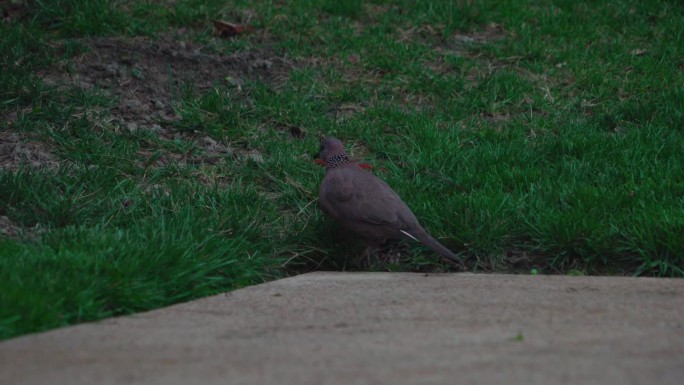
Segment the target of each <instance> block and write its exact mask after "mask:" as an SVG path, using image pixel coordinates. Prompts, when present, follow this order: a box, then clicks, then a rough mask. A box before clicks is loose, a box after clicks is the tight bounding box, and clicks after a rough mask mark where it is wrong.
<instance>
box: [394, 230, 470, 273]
mask: <svg viewBox="0 0 684 385" xmlns="http://www.w3.org/2000/svg"><path fill="white" fill-rule="evenodd" d="M400 231H401V232H402V233H403V234H404V235H406V236H407V237H409V238H411V239H413V240H414V241H417V242H420V243H422V244H423V245H425V246H427V247H429V248H430V249H432V251H434V252H435V253H437V254H439V255H441V256H442V257H444V258H447V259H449V260H451V261H453V262H455V263H457V264H459V265H461V266H463V261H461V259H460V258H459V257H457V256H456V254H454V253H453V252H452V251H451V250H449V249H447V248H446V247H445V246H444V245H442V244H441V243H439V241H437V240H436V239H435V238H433V237H432V236H431V235H430V234H428V233H427V232H426V231H424V230H423V231H415V232H414V233H413V234H410V233H408V232H407V231H404V230H400Z"/></svg>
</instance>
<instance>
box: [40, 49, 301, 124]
mask: <svg viewBox="0 0 684 385" xmlns="http://www.w3.org/2000/svg"><path fill="white" fill-rule="evenodd" d="M80 43H81V44H83V45H84V46H85V47H86V49H87V51H88V52H86V53H85V54H83V55H81V56H80V57H78V58H75V59H74V60H72V62H71V63H70V71H69V72H66V71H63V72H59V73H57V72H48V73H45V74H43V75H44V80H45V81H46V82H48V83H55V84H69V85H72V86H77V87H81V88H84V89H92V88H95V87H96V88H99V89H104V90H107V91H108V92H110V93H111V94H113V95H114V96H115V97H116V98H117V99H118V102H117V104H116V105H115V106H114V108H112V109H111V110H110V111H109V113H110V114H111V115H112V121H113V122H114V123H118V124H120V125H121V126H123V127H125V128H127V129H129V130H130V131H135V130H138V129H152V130H154V131H159V130H161V129H162V128H164V127H165V123H169V122H172V121H174V120H176V119H178V116H176V113H175V111H174V107H175V106H176V103H177V102H178V99H179V96H178V94H179V93H181V92H183V90H184V89H186V88H187V87H192V88H193V89H194V90H195V92H197V91H200V92H201V91H203V90H208V89H211V88H212V86H213V85H214V84H224V85H225V84H228V85H229V86H233V87H235V88H236V89H237V90H238V91H241V87H242V85H243V84H245V82H247V81H250V80H262V81H265V82H269V83H274V82H279V81H282V80H283V79H284V78H285V77H286V76H287V74H288V72H289V69H290V68H291V64H290V63H289V62H288V61H287V60H285V59H284V58H282V57H279V56H275V55H274V53H273V52H271V51H266V50H257V51H244V52H237V53H233V54H230V55H220V54H216V53H211V52H207V51H208V49H207V48H206V47H202V46H200V45H197V44H195V43H192V42H190V41H186V40H184V39H183V37H182V36H180V37H171V36H168V35H167V36H162V37H160V38H159V39H157V40H151V39H149V38H146V37H135V38H120V37H114V38H111V37H104V38H95V39H89V40H81V41H80Z"/></svg>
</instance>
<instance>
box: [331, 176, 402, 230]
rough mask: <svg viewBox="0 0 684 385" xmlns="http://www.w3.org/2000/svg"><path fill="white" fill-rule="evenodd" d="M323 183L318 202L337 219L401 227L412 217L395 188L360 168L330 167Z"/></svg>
mask: <svg viewBox="0 0 684 385" xmlns="http://www.w3.org/2000/svg"><path fill="white" fill-rule="evenodd" d="M322 187H323V189H322V194H321V200H322V201H321V204H322V205H323V206H324V208H325V206H327V210H326V211H328V212H329V213H330V214H331V215H332V216H333V218H336V219H342V220H345V221H352V222H363V223H369V224H374V225H389V226H392V227H394V228H397V229H400V228H403V227H405V225H406V224H405V223H404V220H405V219H406V218H407V217H409V218H412V217H413V214H412V213H411V211H410V210H409V209H408V207H407V206H406V205H405V204H404V202H402V200H401V199H400V198H399V196H398V195H397V193H396V192H394V190H392V189H391V188H390V187H389V186H388V185H387V184H386V183H385V182H383V181H382V180H380V179H378V178H377V177H376V176H375V175H373V174H372V173H370V172H368V171H365V170H362V169H359V168H346V169H339V170H337V169H336V170H331V172H330V173H329V175H327V176H326V179H325V180H324V183H323V184H322ZM413 218H414V217H413Z"/></svg>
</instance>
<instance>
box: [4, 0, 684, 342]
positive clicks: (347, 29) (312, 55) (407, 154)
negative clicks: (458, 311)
mask: <svg viewBox="0 0 684 385" xmlns="http://www.w3.org/2000/svg"><path fill="white" fill-rule="evenodd" d="M0 8H2V10H3V13H2V14H3V21H2V23H0V52H2V55H1V56H0V65H1V67H2V71H1V72H0V339H3V338H9V337H13V336H17V335H21V334H25V333H30V332H36V331H41V330H46V329H49V328H54V327H59V326H64V325H69V324H73V323H78V322H84V321H91V320H97V319H101V318H104V317H108V316H114V315H120V314H129V313H131V312H136V311H144V310H148V309H153V308H157V307H161V306H165V305H169V304H172V303H177V302H181V301H186V300H190V299H193V298H198V297H201V296H206V295H210V294H214V293H218V292H221V291H226V290H231V289H235V288H239V287H243V286H247V285H251V284H255V283H259V282H263V281H265V280H270V279H274V278H278V277H283V276H287V275H291V274H297V273H301V272H306V271H312V270H317V269H335V270H350V269H352V270H353V269H357V267H356V266H357V265H356V263H355V260H356V258H357V257H358V256H359V254H360V253H361V251H362V250H363V244H362V242H360V241H359V240H357V239H355V238H354V237H353V236H351V235H349V234H346V233H344V231H342V230H341V229H340V228H339V227H337V226H336V225H335V224H333V223H331V222H330V221H329V220H327V219H325V218H324V216H323V215H322V213H321V212H320V210H319V209H318V207H317V202H316V201H317V195H318V185H319V183H320V180H321V178H322V176H323V173H324V170H323V169H322V168H321V167H320V166H318V165H317V164H316V163H314V162H313V161H312V156H313V154H314V153H315V152H316V151H317V149H318V141H319V139H320V137H321V136H336V137H338V138H339V139H341V140H343V141H344V142H345V143H346V145H347V147H348V151H349V152H350V154H351V155H352V156H353V157H354V158H357V159H359V160H361V161H363V162H364V163H369V164H371V165H373V171H372V172H374V173H376V174H377V175H378V176H379V177H381V178H382V179H384V180H385V181H387V182H388V183H389V184H390V185H391V186H393V187H394V188H395V190H397V192H398V193H399V194H400V195H401V196H402V197H403V199H404V201H405V202H406V203H407V204H408V205H409V206H410V207H411V208H412V210H413V211H414V212H415V214H416V216H417V217H418V218H420V220H421V222H422V223H423V225H424V226H425V227H426V228H427V229H428V230H429V231H430V232H431V233H432V235H433V236H435V237H436V238H438V239H440V241H441V242H442V243H444V244H445V245H446V246H447V247H449V248H450V249H452V250H453V251H454V252H456V253H458V254H459V255H461V256H462V257H463V258H464V259H465V260H466V265H467V268H468V269H469V270H471V271H474V272H492V271H499V272H501V271H504V272H516V273H530V272H533V273H544V274H614V275H642V276H676V277H681V276H684V34H683V33H682V31H684V8H683V7H681V5H680V4H678V2H673V1H649V2H639V1H626V0H622V1H554V2H550V1H523V0H514V1H507V2H498V1H475V0H473V1H437V0H432V1H431V0H422V1H399V0H397V1H380V0H378V1H363V2H362V1H346V2H339V1H332V0H295V1H289V2H273V1H226V0H205V1H197V0H176V1H154V2H152V1H113V0H109V1H108V0H59V1H37V0H33V1H32V0H6V1H3V2H0ZM214 21H224V22H228V23H233V24H237V25H240V26H249V27H251V28H247V29H246V30H244V31H240V33H238V34H235V35H232V36H228V34H227V33H223V34H221V33H218V31H217V30H216V27H215V24H214ZM220 25H225V24H219V26H220ZM383 253H385V254H390V255H392V256H393V258H390V260H391V263H380V262H379V263H378V264H377V265H374V266H372V267H371V269H373V270H379V271H387V270H390V271H425V272H435V271H449V270H450V269H451V268H450V266H449V265H447V264H445V263H443V262H442V261H440V260H439V258H438V257H437V256H436V255H434V254H433V253H431V252H430V251H429V250H427V249H425V248H423V247H421V246H420V245H418V244H414V243H410V242H402V243H400V244H393V245H388V246H387V248H386V249H385V250H383Z"/></svg>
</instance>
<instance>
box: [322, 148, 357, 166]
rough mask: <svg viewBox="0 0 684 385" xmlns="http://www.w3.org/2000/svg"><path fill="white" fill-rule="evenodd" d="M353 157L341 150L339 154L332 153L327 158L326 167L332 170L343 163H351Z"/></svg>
mask: <svg viewBox="0 0 684 385" xmlns="http://www.w3.org/2000/svg"><path fill="white" fill-rule="evenodd" d="M351 161H352V160H351V159H349V156H348V155H347V154H346V153H344V152H341V153H339V154H334V155H330V156H329V157H328V158H327V159H326V160H325V168H326V169H328V170H332V169H333V168H335V167H337V166H339V165H341V164H347V163H351Z"/></svg>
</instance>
